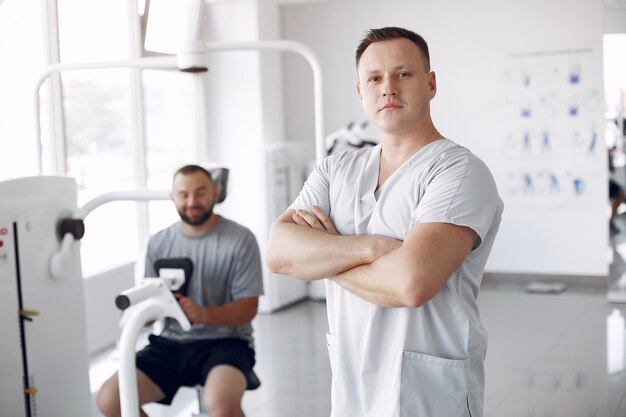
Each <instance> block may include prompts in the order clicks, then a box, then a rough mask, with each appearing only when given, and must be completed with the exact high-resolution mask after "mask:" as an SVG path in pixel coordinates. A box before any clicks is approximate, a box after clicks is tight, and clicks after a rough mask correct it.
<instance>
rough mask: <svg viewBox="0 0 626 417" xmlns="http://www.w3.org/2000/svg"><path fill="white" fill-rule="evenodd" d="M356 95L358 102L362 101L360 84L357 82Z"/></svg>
mask: <svg viewBox="0 0 626 417" xmlns="http://www.w3.org/2000/svg"><path fill="white" fill-rule="evenodd" d="M356 93H357V94H358V95H359V100H363V96H362V95H361V83H360V82H359V81H357V82H356Z"/></svg>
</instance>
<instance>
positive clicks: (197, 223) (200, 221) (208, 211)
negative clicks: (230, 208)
mask: <svg viewBox="0 0 626 417" xmlns="http://www.w3.org/2000/svg"><path fill="white" fill-rule="evenodd" d="M213 206H214V204H213V205H211V207H209V208H208V209H206V210H205V212H204V213H202V216H200V217H198V218H196V219H191V218H189V216H187V215H186V214H185V212H183V211H179V212H178V215H179V216H180V219H181V220H182V221H184V222H185V223H187V224H188V225H191V226H200V225H201V224H204V223H206V222H207V221H208V220H209V219H210V218H211V216H212V215H213Z"/></svg>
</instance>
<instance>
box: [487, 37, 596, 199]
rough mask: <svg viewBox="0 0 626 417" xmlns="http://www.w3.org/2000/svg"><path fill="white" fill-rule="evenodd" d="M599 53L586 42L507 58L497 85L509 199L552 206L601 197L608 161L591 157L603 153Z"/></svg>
mask: <svg viewBox="0 0 626 417" xmlns="http://www.w3.org/2000/svg"><path fill="white" fill-rule="evenodd" d="M596 59H598V57H597V56H596V52H595V51H594V50H593V49H591V48H582V49H567V50H555V51H534V52H527V53H515V54H509V55H508V56H507V58H506V60H505V61H504V63H505V65H504V67H503V69H502V72H501V79H500V80H499V87H500V88H499V89H498V90H499V94H498V95H499V97H500V100H501V103H500V104H501V105H500V106H499V108H500V109H501V110H500V111H501V114H500V120H501V121H502V124H501V126H502V131H501V141H500V143H501V149H502V158H503V160H504V161H505V165H506V167H507V171H506V172H505V175H504V177H503V178H501V180H502V181H504V184H501V191H502V193H503V198H505V199H506V200H508V201H514V203H515V204H516V205H518V206H534V207H545V208H557V207H563V206H566V207H589V206H595V205H597V202H598V201H600V200H598V199H601V198H604V197H606V196H605V195H604V194H600V190H602V191H604V192H606V186H605V187H599V186H598V183H599V182H600V183H601V182H602V181H603V178H604V176H603V172H602V171H600V169H601V168H603V167H605V165H606V164H604V165H603V164H602V163H596V162H598V161H600V160H602V161H603V160H605V159H606V155H605V152H604V145H603V144H602V143H601V140H602V139H601V137H600V133H601V132H602V130H601V129H602V126H603V125H602V119H601V115H602V113H601V109H602V95H601V92H600V91H599V90H598V88H597V82H595V81H594V80H596V79H597V76H598V74H595V73H594V70H595V69H596V67H597V65H596V64H595V61H594V60H596ZM599 117H600V119H599ZM590 160H593V161H594V162H591V161H590ZM590 167H591V168H590ZM593 167H597V168H598V170H597V171H594V170H593ZM592 184H593V185H592ZM598 194H600V195H598Z"/></svg>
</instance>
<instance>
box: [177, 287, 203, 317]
mask: <svg viewBox="0 0 626 417" xmlns="http://www.w3.org/2000/svg"><path fill="white" fill-rule="evenodd" d="M174 296H175V297H176V299H177V300H178V304H180V308H181V309H182V310H183V312H184V313H185V316H187V318H188V319H189V321H190V322H192V323H205V322H206V319H207V318H206V311H205V309H204V308H202V307H200V306H199V305H197V304H196V303H194V302H193V300H192V299H191V298H189V297H185V296H184V295H182V294H178V293H174Z"/></svg>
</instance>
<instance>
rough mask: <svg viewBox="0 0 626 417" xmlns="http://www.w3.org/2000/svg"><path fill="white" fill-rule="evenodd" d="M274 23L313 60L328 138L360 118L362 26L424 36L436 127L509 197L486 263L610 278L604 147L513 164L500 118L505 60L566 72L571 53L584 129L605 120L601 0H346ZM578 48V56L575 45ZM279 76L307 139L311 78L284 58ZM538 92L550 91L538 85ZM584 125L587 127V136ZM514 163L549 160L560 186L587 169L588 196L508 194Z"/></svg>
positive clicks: (533, 166)
mask: <svg viewBox="0 0 626 417" xmlns="http://www.w3.org/2000/svg"><path fill="white" fill-rule="evenodd" d="M282 18H283V20H282V22H283V37H284V38H285V39H293V40H297V41H302V42H304V43H306V44H308V45H309V46H310V47H311V48H312V49H313V50H314V51H315V52H316V53H317V54H318V57H319V58H320V61H321V64H322V68H323V72H324V108H325V114H324V117H325V120H326V132H327V133H328V132H332V131H334V130H336V129H338V128H340V127H342V126H344V125H346V124H347V123H348V122H349V121H352V120H356V121H360V120H363V119H364V117H365V116H364V115H363V112H362V110H361V108H360V105H359V103H358V100H357V96H356V92H355V87H354V85H355V82H356V73H355V68H354V49H355V48H356V45H357V43H358V41H359V40H360V38H361V37H362V35H363V33H364V31H365V30H366V29H368V28H370V27H382V26H405V27H407V28H410V29H413V30H415V31H417V32H418V33H420V34H422V35H423V36H424V37H425V39H426V40H427V41H428V42H429V46H430V49H431V61H432V67H433V69H434V70H435V72H436V73H437V79H438V87H439V90H438V94H437V97H436V98H435V100H434V101H433V104H432V106H433V118H434V121H435V124H436V126H438V128H439V129H440V131H442V133H443V134H444V135H446V136H447V137H449V138H450V139H452V140H455V141H457V142H458V143H460V144H462V145H464V146H467V147H469V148H470V149H471V150H473V151H474V152H475V153H476V154H478V155H479V156H480V157H481V158H483V159H484V160H485V162H486V163H487V164H488V165H489V166H490V167H491V169H492V171H493V173H494V175H495V177H496V180H497V182H498V184H499V188H500V191H501V194H502V195H503V197H505V205H506V208H505V214H504V219H503V223H502V228H501V232H500V234H499V237H498V239H497V241H496V245H495V247H494V250H493V253H492V256H491V259H490V262H489V264H488V267H487V268H488V270H489V271H492V272H512V273H520V272H523V273H554V274H581V275H602V274H606V273H607V262H606V259H605V258H606V247H607V239H608V231H607V217H606V211H605V210H606V205H607V201H606V200H607V198H606V157H605V152H604V150H603V149H602V146H603V144H600V145H599V147H598V148H597V149H596V152H595V154H594V155H592V156H590V157H586V156H582V155H578V154H575V153H574V151H573V149H574V147H573V146H570V148H571V149H570V151H569V152H567V153H565V155H552V156H550V157H549V158H544V159H541V158H535V157H534V158H528V157H527V158H525V159H518V160H513V161H512V160H510V159H507V156H506V152H507V148H506V146H505V145H507V142H506V140H505V139H506V134H507V131H508V130H510V129H511V126H512V124H511V122H512V120H510V119H509V120H505V119H504V118H503V114H502V107H503V105H504V103H505V100H506V99H507V94H508V91H506V90H503V84H502V78H503V74H504V73H505V72H506V71H507V68H508V67H510V66H511V65H513V66H515V65H518V64H519V63H522V64H523V65H532V66H534V67H536V68H538V69H539V70H542V68H544V69H543V71H544V72H545V71H547V70H545V68H548V67H549V66H555V67H556V66H560V67H561V68H562V70H563V71H565V67H567V66H568V65H569V64H570V58H572V57H574V58H575V59H580V60H582V62H583V64H584V71H585V75H584V76H585V78H584V81H585V88H586V89H588V90H589V91H592V90H593V91H594V92H595V94H596V96H595V98H596V99H597V100H599V101H598V103H597V106H596V107H594V108H589V109H586V113H585V123H587V125H588V126H587V127H585V129H587V130H589V129H591V127H590V126H591V125H592V124H593V125H596V124H597V126H598V127H601V126H603V125H602V123H603V120H602V117H603V116H602V105H601V100H602V90H603V88H602V53H601V51H602V49H601V48H602V34H603V32H604V21H603V3H602V1H601V0H581V1H576V2H572V1H569V0H534V1H524V2H521V1H512V0H505V1H502V0H477V1H473V2H459V1H457V0H437V1H434V0H431V1H426V0H423V1H401V0H389V1H385V2H380V1H374V0H358V1H357V0H343V1H334V2H321V3H312V4H307V3H304V4H292V5H285V6H283V8H282ZM580 50H584V51H585V52H580V53H579V52H571V51H580ZM536 53H539V54H538V55H537V54H536ZM515 54H518V58H515ZM533 54H534V55H533ZM542 54H543V55H542ZM519 56H521V58H519ZM284 74H285V108H286V132H287V137H289V138H290V139H292V138H293V139H295V140H301V141H307V142H308V141H311V140H313V139H312V137H313V128H312V126H313V121H312V117H311V114H312V111H311V106H310V104H309V103H310V102H311V100H310V98H309V97H308V93H307V92H306V91H304V89H302V88H300V86H301V85H306V83H307V82H308V79H307V77H309V74H308V73H307V72H306V71H305V70H304V69H303V66H302V65H301V64H300V63H297V62H295V61H294V60H292V59H286V60H285V68H284ZM544 75H545V74H544ZM544 87H546V88H547V89H550V88H552V86H551V85H545V83H544ZM532 94H534V97H533V100H539V99H540V98H541V94H543V90H540V89H539V90H538V89H535V90H533V92H532ZM598 95H599V96H598ZM513 98H516V97H513ZM559 117H560V118H556V119H554V120H552V119H549V118H548V116H546V115H544V116H543V117H542V118H540V119H539V120H537V121H536V122H535V125H532V123H533V122H530V126H529V129H531V130H534V131H539V130H540V129H542V128H543V126H544V125H545V124H548V125H549V126H550V128H551V129H553V130H556V131H558V133H559V134H560V135H561V137H563V138H565V137H566V136H568V135H571V134H572V132H570V131H569V130H571V126H569V120H568V119H566V118H564V117H562V116H559ZM513 122H514V123H517V126H519V125H520V123H521V122H520V121H519V120H514V121H513ZM587 130H586V131H585V134H590V133H589V132H587ZM568 140H569V139H568ZM600 142H602V141H600ZM512 167H513V168H514V170H517V171H515V172H520V170H523V169H530V170H534V172H539V170H541V169H543V170H546V169H553V167H554V169H555V170H557V171H558V173H559V175H560V177H561V179H562V180H563V181H565V180H568V181H569V180H570V179H571V177H572V176H574V175H578V174H580V175H584V176H585V181H586V188H585V193H586V199H585V200H584V201H582V200H580V199H579V200H575V199H574V197H572V195H567V196H564V197H563V199H557V198H555V197H553V196H550V197H548V198H545V199H542V198H541V197H538V196H535V197H534V198H533V199H524V198H520V197H519V196H518V197H516V198H513V199H511V198H509V197H510V196H511V195H512V193H511V192H510V190H509V188H508V183H507V175H511V174H510V173H511V172H512V171H511V169H512ZM563 184H564V185H563V186H564V187H565V183H563ZM570 194H571V193H570Z"/></svg>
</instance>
